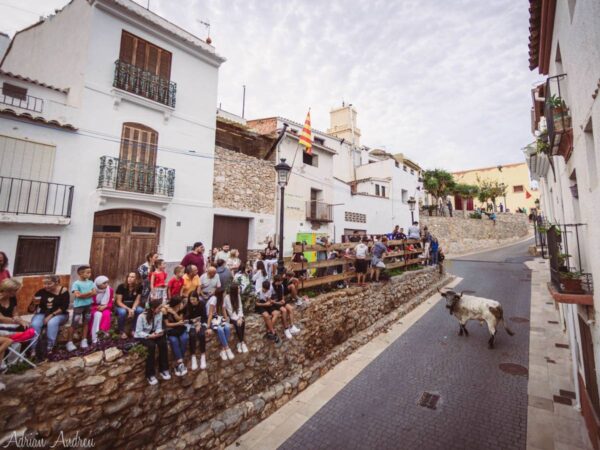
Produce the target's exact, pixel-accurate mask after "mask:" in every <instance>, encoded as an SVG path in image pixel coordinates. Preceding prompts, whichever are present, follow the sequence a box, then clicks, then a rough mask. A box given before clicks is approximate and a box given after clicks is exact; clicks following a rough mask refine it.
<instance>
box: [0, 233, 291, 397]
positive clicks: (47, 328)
mask: <svg viewBox="0 0 600 450" xmlns="http://www.w3.org/2000/svg"><path fill="white" fill-rule="evenodd" d="M278 255H279V250H278V249H277V248H276V247H275V246H274V245H273V244H272V243H271V242H270V243H269V244H268V246H267V247H266V248H265V249H264V251H263V252H262V253H260V254H259V255H258V257H257V259H256V261H255V262H254V264H253V265H252V266H247V265H246V264H244V263H243V262H242V261H241V260H240V258H239V252H238V251H237V250H235V249H230V248H229V245H227V244H224V245H223V246H222V247H220V248H215V249H214V250H213V251H212V254H211V255H209V256H206V255H205V248H204V245H203V244H202V243H201V242H196V243H195V244H194V245H193V247H192V251H191V252H190V253H188V254H187V255H185V256H184V258H183V259H182V261H181V264H179V265H177V266H176V267H175V268H174V270H173V274H172V275H171V276H170V275H169V274H168V273H167V264H166V262H165V261H164V260H163V259H160V258H159V255H158V253H155V252H152V253H149V254H148V255H146V261H145V262H144V263H143V264H141V265H140V266H139V267H138V268H137V270H134V271H132V272H130V273H128V274H127V275H126V276H125V281H124V282H123V283H120V284H119V285H118V286H117V287H116V289H114V288H113V286H111V280H109V279H108V278H107V277H106V276H104V275H97V276H96V277H95V278H94V277H93V275H92V274H93V270H92V268H91V267H90V266H88V265H84V266H80V267H79V268H78V269H77V279H76V280H75V281H74V282H73V283H72V284H71V286H70V289H68V288H66V287H65V286H63V285H61V280H60V277H59V276H57V275H46V276H44V277H43V280H42V283H43V287H42V289H40V290H38V291H37V292H36V293H35V294H34V295H33V297H32V298H31V302H30V304H29V307H28V312H29V313H30V314H31V318H30V319H29V320H25V319H24V318H23V317H21V316H20V315H19V312H18V309H17V298H16V297H17V293H18V292H19V290H20V289H21V283H20V282H19V281H17V280H16V279H14V278H11V276H10V272H9V271H8V258H7V256H6V254H5V253H3V252H0V361H2V362H3V366H1V367H0V371H1V370H3V369H5V368H6V367H5V365H4V354H5V352H6V350H7V348H8V347H9V346H10V345H11V344H12V343H13V342H12V340H11V339H10V336H11V335H12V334H14V333H18V332H20V331H23V330H25V329H28V328H33V329H34V330H35V332H36V334H37V335H38V336H41V335H42V332H45V340H44V342H45V348H43V347H42V348H41V346H40V345H38V346H37V347H36V348H34V349H33V350H32V353H31V354H30V355H29V357H30V358H32V359H36V358H37V359H41V358H42V357H43V356H44V355H48V354H50V353H51V352H52V351H53V350H54V349H55V347H56V343H57V339H58V335H59V332H60V329H61V327H62V326H64V325H65V324H67V322H69V317H70V318H71V321H70V324H71V326H70V327H69V328H68V330H67V344H66V349H67V350H68V351H69V352H73V351H75V350H76V349H77V347H78V346H79V348H81V349H83V350H84V351H85V350H87V349H89V348H90V347H93V346H95V345H96V344H97V343H98V340H99V339H100V338H101V333H102V332H104V333H108V332H109V331H110V330H111V327H112V325H113V318H115V322H116V331H117V332H118V334H119V336H120V337H121V338H122V339H131V338H133V339H135V341H137V342H138V343H139V344H141V345H143V346H144V347H145V348H146V349H147V358H146V378H147V379H148V383H149V384H151V385H154V384H156V383H158V379H157V377H156V366H155V364H156V357H158V373H159V376H160V377H161V378H162V379H163V380H168V379H170V377H171V375H170V374H171V370H170V368H169V366H170V365H169V353H168V352H169V351H168V348H169V347H170V349H171V359H172V360H173V362H174V364H173V366H174V367H173V372H174V374H175V375H176V376H184V375H186V373H187V372H188V368H189V369H191V370H198V369H201V370H203V369H206V368H207V359H206V351H207V350H206V349H207V346H206V341H207V338H210V336H215V339H217V341H218V344H219V349H220V350H219V356H220V357H221V359H222V360H223V361H227V360H233V359H234V358H235V354H234V351H232V349H231V347H230V335H231V334H232V330H233V331H234V333H235V337H236V343H235V349H236V351H237V353H247V352H248V351H249V349H248V345H247V344H246V342H245V316H244V303H243V299H242V298H243V297H248V298H250V299H251V301H253V302H254V303H255V304H254V309H255V312H256V313H258V314H260V315H261V316H262V318H263V320H264V323H265V328H266V334H265V338H266V339H269V340H271V341H273V342H274V343H275V344H276V345H280V344H281V339H280V337H279V334H278V331H277V327H278V326H279V323H281V325H282V327H283V329H282V331H283V336H285V338H287V339H288V340H292V339H293V336H294V335H296V334H298V333H300V328H299V327H298V325H297V324H296V322H295V308H296V306H299V305H301V304H302V303H303V299H302V298H301V297H300V296H299V295H298V286H299V280H298V279H297V278H296V277H295V274H294V273H293V272H289V273H284V274H276V273H275V272H276V263H277V257H278ZM71 295H72V296H73V308H72V312H70V311H69V309H70V299H71ZM75 335H78V337H79V340H78V342H77V345H76V343H75V342H76V341H75ZM41 342H42V340H40V343H41ZM197 350H199V358H198V353H197ZM36 353H37V354H36ZM186 361H187V362H186Z"/></svg>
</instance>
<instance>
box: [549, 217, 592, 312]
mask: <svg viewBox="0 0 600 450" xmlns="http://www.w3.org/2000/svg"><path fill="white" fill-rule="evenodd" d="M583 226H585V224H582V223H576V224H563V225H556V224H555V225H550V226H549V227H548V228H547V229H546V228H545V227H539V228H541V230H542V231H544V232H545V235H546V239H545V241H546V244H547V246H548V257H549V260H550V280H551V281H550V283H549V285H548V288H549V290H550V293H551V294H552V296H553V297H554V299H555V300H556V301H557V302H559V303H575V304H580V305H587V306H593V304H594V297H593V295H594V285H593V278H592V274H591V273H587V272H586V271H585V269H584V266H583V263H582V258H581V252H580V238H581V236H580V228H581V227H583Z"/></svg>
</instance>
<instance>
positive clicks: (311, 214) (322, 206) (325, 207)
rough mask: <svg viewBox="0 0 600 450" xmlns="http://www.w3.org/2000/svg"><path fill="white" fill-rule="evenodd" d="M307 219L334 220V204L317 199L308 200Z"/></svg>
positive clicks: (318, 220) (317, 220) (314, 220)
mask: <svg viewBox="0 0 600 450" xmlns="http://www.w3.org/2000/svg"><path fill="white" fill-rule="evenodd" d="M306 219H307V220H312V221H313V222H333V205H330V204H329V203H322V202H316V201H308V202H306Z"/></svg>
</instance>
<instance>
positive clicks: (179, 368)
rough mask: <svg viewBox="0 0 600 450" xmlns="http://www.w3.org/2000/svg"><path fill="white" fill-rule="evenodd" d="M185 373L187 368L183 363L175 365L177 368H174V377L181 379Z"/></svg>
mask: <svg viewBox="0 0 600 450" xmlns="http://www.w3.org/2000/svg"><path fill="white" fill-rule="evenodd" d="M186 373H187V368H186V367H185V365H184V364H183V363H179V364H177V367H175V375H176V376H178V377H182V376H184V375H185V374H186Z"/></svg>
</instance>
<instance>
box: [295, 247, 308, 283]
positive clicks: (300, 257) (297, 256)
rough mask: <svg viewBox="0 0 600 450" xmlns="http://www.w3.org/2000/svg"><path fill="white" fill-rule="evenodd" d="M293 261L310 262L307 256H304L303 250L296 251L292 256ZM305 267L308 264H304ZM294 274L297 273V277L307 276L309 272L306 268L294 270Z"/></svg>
mask: <svg viewBox="0 0 600 450" xmlns="http://www.w3.org/2000/svg"><path fill="white" fill-rule="evenodd" d="M292 262H295V263H303V264H308V260H307V259H306V257H305V256H304V253H302V252H297V253H294V256H293V257H292ZM304 267H306V266H304ZM294 274H295V275H296V277H297V278H306V274H307V272H306V269H300V270H294Z"/></svg>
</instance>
